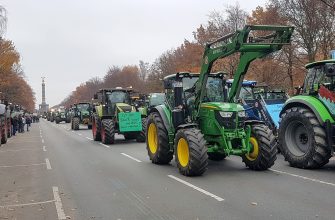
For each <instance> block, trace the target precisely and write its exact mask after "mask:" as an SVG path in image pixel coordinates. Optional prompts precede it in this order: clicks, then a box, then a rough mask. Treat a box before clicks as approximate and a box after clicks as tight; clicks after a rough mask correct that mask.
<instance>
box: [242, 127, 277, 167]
mask: <svg viewBox="0 0 335 220" xmlns="http://www.w3.org/2000/svg"><path fill="white" fill-rule="evenodd" d="M250 143H251V145H252V150H251V152H250V153H249V154H245V155H243V156H242V161H243V162H244V163H245V165H246V166H247V167H249V168H250V169H252V170H266V169H268V168H270V167H272V166H273V164H274V162H275V160H276V159H277V144H276V139H275V136H274V135H273V132H272V131H271V129H269V127H268V126H266V125H264V124H253V125H251V137H250Z"/></svg>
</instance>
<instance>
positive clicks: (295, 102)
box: [279, 96, 334, 124]
mask: <svg viewBox="0 0 335 220" xmlns="http://www.w3.org/2000/svg"><path fill="white" fill-rule="evenodd" d="M293 107H303V108H307V109H309V110H311V111H312V112H313V113H314V114H315V116H316V117H317V119H318V121H319V122H320V124H324V123H325V122H326V121H327V120H329V121H330V122H331V123H334V119H333V117H332V116H331V114H330V113H329V111H328V109H327V108H326V106H325V105H324V104H323V103H322V102H321V101H320V100H318V99H317V98H314V97H311V96H296V97H292V98H290V99H288V100H287V101H286V102H285V105H284V106H283V109H282V110H281V111H280V113H279V117H281V116H282V114H283V113H284V112H285V111H286V110H287V109H289V108H293Z"/></svg>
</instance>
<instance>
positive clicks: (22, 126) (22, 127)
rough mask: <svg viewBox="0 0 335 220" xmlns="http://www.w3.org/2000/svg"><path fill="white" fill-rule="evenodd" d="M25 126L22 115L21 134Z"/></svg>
mask: <svg viewBox="0 0 335 220" xmlns="http://www.w3.org/2000/svg"><path fill="white" fill-rule="evenodd" d="M25 124H26V117H25V115H23V117H22V124H21V132H22V133H24V126H25Z"/></svg>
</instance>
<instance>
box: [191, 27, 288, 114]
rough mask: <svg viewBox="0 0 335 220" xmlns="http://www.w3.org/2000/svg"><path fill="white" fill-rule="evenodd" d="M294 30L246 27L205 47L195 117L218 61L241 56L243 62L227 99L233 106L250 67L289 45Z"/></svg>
mask: <svg viewBox="0 0 335 220" xmlns="http://www.w3.org/2000/svg"><path fill="white" fill-rule="evenodd" d="M293 30H294V28H293V27H291V26H273V25H246V26H245V27H244V28H243V29H242V30H237V31H236V32H235V33H231V34H228V35H226V36H224V37H221V38H219V39H217V40H215V41H213V42H211V43H208V44H207V45H206V47H205V51H204V55H203V59H202V65H201V71H200V76H199V80H198V81H197V84H196V89H195V94H196V99H195V107H196V109H197V112H196V114H195V116H197V115H198V112H199V108H200V104H201V102H202V100H203V97H204V93H205V90H206V83H207V78H208V74H209V73H210V72H211V69H212V65H213V63H214V62H215V61H216V60H218V59H221V58H224V57H227V56H230V55H232V54H234V53H238V52H239V53H240V61H239V64H238V66H237V69H236V71H235V73H234V82H233V85H232V87H231V90H230V92H229V96H228V102H234V101H236V100H235V99H236V97H238V95H239V92H240V89H241V86H242V82H243V78H244V75H245V74H246V72H247V70H248V67H249V64H250V63H251V62H252V61H253V60H255V59H257V58H262V57H264V56H266V55H268V54H270V53H272V52H275V51H278V50H280V49H281V48H282V47H283V46H284V45H288V44H290V39H291V36H292V33H293ZM254 31H258V32H259V31H260V32H262V33H264V32H266V33H269V32H270V34H267V35H259V36H253V32H254Z"/></svg>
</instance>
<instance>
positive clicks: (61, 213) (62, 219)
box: [52, 186, 66, 220]
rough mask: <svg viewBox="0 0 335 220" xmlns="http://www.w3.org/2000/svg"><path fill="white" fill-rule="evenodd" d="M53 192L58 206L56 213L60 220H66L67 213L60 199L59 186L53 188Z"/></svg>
mask: <svg viewBox="0 0 335 220" xmlns="http://www.w3.org/2000/svg"><path fill="white" fill-rule="evenodd" d="M52 191H53V193H54V198H55V205H56V211H57V215H58V220H65V219H66V216H65V213H64V209H63V204H62V200H61V199H60V196H59V191H58V187H57V186H53V187H52Z"/></svg>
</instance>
